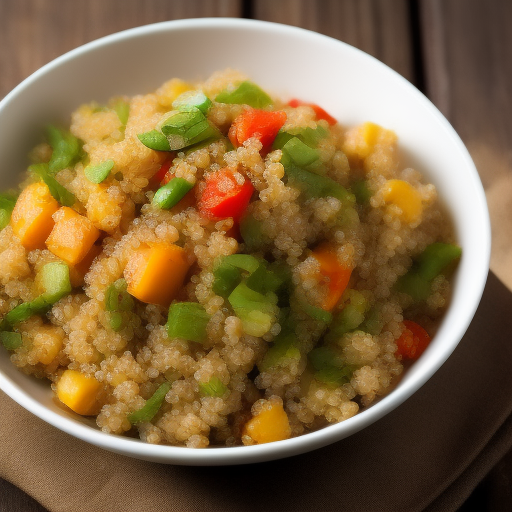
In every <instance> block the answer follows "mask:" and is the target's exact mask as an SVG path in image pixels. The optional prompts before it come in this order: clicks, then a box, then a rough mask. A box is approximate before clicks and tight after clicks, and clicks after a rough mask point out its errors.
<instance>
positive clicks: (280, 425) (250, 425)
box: [242, 400, 292, 444]
mask: <svg viewBox="0 0 512 512" xmlns="http://www.w3.org/2000/svg"><path fill="white" fill-rule="evenodd" d="M291 433H292V431H291V428H290V422H289V420H288V415H287V414H286V412H285V410H284V409H283V405H282V402H278V401H271V400H269V401H268V402H267V403H266V404H264V405H263V410H262V411H261V412H260V413H259V414H257V415H256V416H253V417H252V418H251V419H250V420H249V421H248V422H247V423H246V424H245V426H244V429H243V432H242V435H246V436H249V437H250V438H251V439H252V440H253V441H254V442H255V443H256V444H263V443H272V442H274V441H282V440H283V439H288V438H289V437H290V436H291Z"/></svg>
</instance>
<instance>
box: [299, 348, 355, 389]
mask: <svg viewBox="0 0 512 512" xmlns="http://www.w3.org/2000/svg"><path fill="white" fill-rule="evenodd" d="M308 359H309V361H310V363H311V365H312V366H313V368H314V369H315V370H316V372H315V378H316V379H317V380H319V381H320V382H324V383H325V384H335V385H338V386H339V385H341V384H345V383H346V382H349V381H350V379H351V377H352V374H353V373H354V370H356V368H357V367H355V366H352V365H347V364H345V363H344V362H343V360H342V359H341V358H340V357H339V356H338V355H337V354H336V353H335V352H334V351H333V350H332V349H330V348H329V347H318V348H315V349H313V350H312V351H311V352H310V353H309V354H308Z"/></svg>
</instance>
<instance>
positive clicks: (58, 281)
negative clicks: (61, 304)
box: [37, 261, 72, 304]
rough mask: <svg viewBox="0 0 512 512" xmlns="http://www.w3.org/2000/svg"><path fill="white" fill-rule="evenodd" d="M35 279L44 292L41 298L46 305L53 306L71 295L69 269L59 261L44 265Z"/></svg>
mask: <svg viewBox="0 0 512 512" xmlns="http://www.w3.org/2000/svg"><path fill="white" fill-rule="evenodd" d="M37 278H38V280H39V282H40V284H41V286H42V288H43V290H44V292H43V294H42V297H43V298H44V300H45V301H46V302H47V303H48V304H53V303H55V302H57V301H58V300H60V299H62V297H65V296H66V295H69V294H70V293H71V290H72V288H71V282H70V279H69V267H68V266H67V265H66V264H65V263H62V262H60V261H52V262H50V263H46V265H44V266H43V267H42V268H41V270H40V271H39V273H38V275H37Z"/></svg>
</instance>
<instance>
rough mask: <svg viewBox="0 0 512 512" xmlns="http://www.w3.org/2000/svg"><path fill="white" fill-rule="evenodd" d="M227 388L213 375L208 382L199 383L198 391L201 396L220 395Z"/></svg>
mask: <svg viewBox="0 0 512 512" xmlns="http://www.w3.org/2000/svg"><path fill="white" fill-rule="evenodd" d="M227 390H228V388H227V387H226V386H225V384H223V383H222V381H221V380H220V379H219V378H218V377H215V376H213V377H212V378H211V379H210V380H209V381H208V382H200V383H199V392H200V393H201V395H203V396H216V397H221V396H223V395H224V393H225V392H226V391H227Z"/></svg>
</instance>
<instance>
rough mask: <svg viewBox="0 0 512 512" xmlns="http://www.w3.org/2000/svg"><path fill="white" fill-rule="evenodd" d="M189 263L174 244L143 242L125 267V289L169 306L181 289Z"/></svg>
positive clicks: (143, 298) (144, 299)
mask: <svg viewBox="0 0 512 512" xmlns="http://www.w3.org/2000/svg"><path fill="white" fill-rule="evenodd" d="M189 268H190V263H189V260H188V258H187V253H186V251H185V249H182V248H181V247H178V246H177V245H174V244H164V243H162V244H154V245H151V246H149V245H142V246H141V247H139V248H138V249H137V250H135V251H134V253H133V255H132V256H131V258H130V259H129V260H128V263H127V265H126V268H125V270H124V277H125V279H126V282H127V283H128V293H130V294H131V295H133V296H134V297H136V298H137V299H139V300H141V301H142V302H147V303H149V304H159V305H161V306H168V305H169V304H170V303H171V302H172V300H173V299H174V298H175V297H176V295H177V294H178V292H179V291H180V289H181V287H182V286H183V283H184V281H185V277H186V275H187V272H188V269H189Z"/></svg>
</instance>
